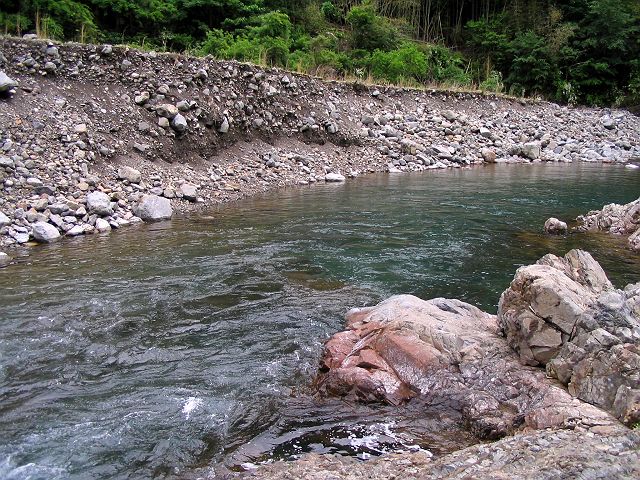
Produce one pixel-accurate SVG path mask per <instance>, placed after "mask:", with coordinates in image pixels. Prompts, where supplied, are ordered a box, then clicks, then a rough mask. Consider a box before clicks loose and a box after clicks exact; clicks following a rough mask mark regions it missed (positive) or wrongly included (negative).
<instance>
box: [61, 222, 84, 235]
mask: <svg viewBox="0 0 640 480" xmlns="http://www.w3.org/2000/svg"><path fill="white" fill-rule="evenodd" d="M83 234H84V227H83V226H82V225H74V226H73V227H71V229H70V230H68V231H67V233H65V235H66V236H68V237H77V236H78V235H83Z"/></svg>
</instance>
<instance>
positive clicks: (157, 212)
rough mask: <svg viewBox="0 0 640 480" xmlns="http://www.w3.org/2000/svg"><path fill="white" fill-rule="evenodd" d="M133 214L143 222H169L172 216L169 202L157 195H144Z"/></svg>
mask: <svg viewBox="0 0 640 480" xmlns="http://www.w3.org/2000/svg"><path fill="white" fill-rule="evenodd" d="M134 213H135V214H136V215H137V216H138V217H140V218H141V219H142V220H144V221H145V222H156V221H160V220H169V219H171V217H172V216H173V209H172V208H171V202H170V201H169V200H168V199H166V198H163V197H159V196H157V195H144V196H143V197H142V199H141V200H140V202H139V203H138V205H136V207H135V210H134Z"/></svg>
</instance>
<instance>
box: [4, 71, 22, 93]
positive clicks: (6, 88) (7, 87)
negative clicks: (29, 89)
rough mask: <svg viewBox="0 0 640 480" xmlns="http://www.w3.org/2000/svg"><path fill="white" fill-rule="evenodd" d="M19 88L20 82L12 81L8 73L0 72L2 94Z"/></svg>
mask: <svg viewBox="0 0 640 480" xmlns="http://www.w3.org/2000/svg"><path fill="white" fill-rule="evenodd" d="M17 86H18V82H16V81H15V80H13V79H11V78H10V77H9V76H8V75H7V74H6V73H4V72H3V71H2V70H0V93H6V92H8V91H9V90H11V89H12V88H14V87H17Z"/></svg>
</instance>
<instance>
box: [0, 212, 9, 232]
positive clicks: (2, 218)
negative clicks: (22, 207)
mask: <svg viewBox="0 0 640 480" xmlns="http://www.w3.org/2000/svg"><path fill="white" fill-rule="evenodd" d="M7 225H11V219H10V218H9V217H7V216H6V215H5V214H4V213H2V212H0V228H2V227H5V226H7Z"/></svg>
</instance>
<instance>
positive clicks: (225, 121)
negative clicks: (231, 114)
mask: <svg viewBox="0 0 640 480" xmlns="http://www.w3.org/2000/svg"><path fill="white" fill-rule="evenodd" d="M228 131H229V119H228V118H227V117H224V118H223V119H222V123H220V126H219V127H218V132H220V133H227V132H228Z"/></svg>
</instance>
